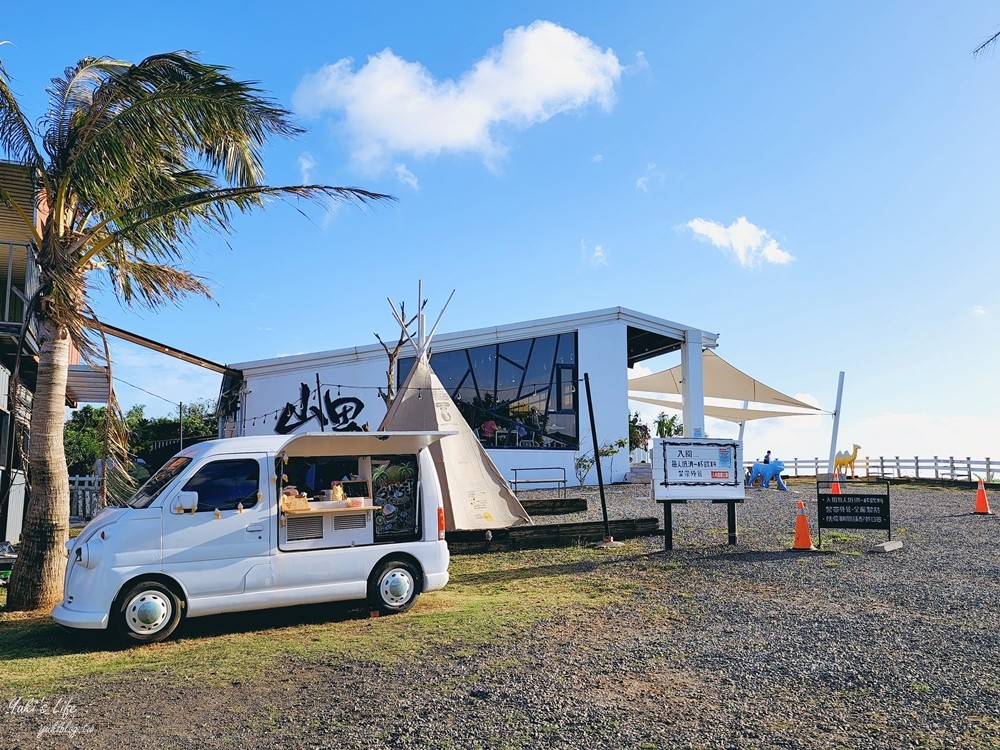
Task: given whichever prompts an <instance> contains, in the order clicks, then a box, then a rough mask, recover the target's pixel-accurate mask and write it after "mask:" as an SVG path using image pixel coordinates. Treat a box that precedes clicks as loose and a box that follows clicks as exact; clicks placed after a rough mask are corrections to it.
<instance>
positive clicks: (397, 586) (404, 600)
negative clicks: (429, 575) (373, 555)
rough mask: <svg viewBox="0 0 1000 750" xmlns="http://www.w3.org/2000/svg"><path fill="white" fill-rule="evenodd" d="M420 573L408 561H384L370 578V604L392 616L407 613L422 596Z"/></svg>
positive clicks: (374, 608)
mask: <svg viewBox="0 0 1000 750" xmlns="http://www.w3.org/2000/svg"><path fill="white" fill-rule="evenodd" d="M420 587H421V581H420V573H419V572H418V571H417V568H416V566H415V565H414V564H413V563H412V562H409V561H408V560H394V559H390V560H383V561H382V562H381V563H379V564H378V565H377V566H376V567H375V570H374V571H372V574H371V576H370V577H369V578H368V603H369V604H370V605H371V607H372V609H373V610H378V611H379V612H381V613H382V614H386V615H390V614H395V613H397V612H405V611H406V610H408V609H409V608H410V607H412V606H413V603H414V602H415V601H416V600H417V596H418V595H419V594H420Z"/></svg>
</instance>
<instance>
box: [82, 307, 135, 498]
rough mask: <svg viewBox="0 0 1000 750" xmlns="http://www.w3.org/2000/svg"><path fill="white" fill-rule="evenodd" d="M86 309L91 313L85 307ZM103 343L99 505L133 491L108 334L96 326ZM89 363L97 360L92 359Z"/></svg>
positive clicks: (125, 426)
mask: <svg viewBox="0 0 1000 750" xmlns="http://www.w3.org/2000/svg"><path fill="white" fill-rule="evenodd" d="M87 311H88V313H91V315H92V313H93V311H92V310H90V309H89V308H88V310H87ZM97 330H98V333H99V335H100V339H101V344H102V347H101V348H102V351H103V356H102V361H101V362H100V364H102V365H103V366H104V367H105V368H106V372H107V375H108V403H107V408H106V409H105V412H104V435H103V436H102V438H103V445H102V448H103V450H102V455H103V456H104V464H103V466H104V472H103V475H102V477H101V484H100V487H99V496H100V501H101V505H102V506H105V505H116V506H121V505H125V504H126V503H127V502H128V500H129V498H130V497H131V496H132V493H133V492H135V488H136V482H135V479H133V478H132V474H131V473H130V472H131V470H132V468H133V467H134V462H133V459H132V455H131V452H130V450H129V443H130V438H131V433H130V431H129V428H128V423H127V422H126V421H125V414H124V412H123V411H122V409H121V404H119V403H118V397H117V395H116V394H115V389H114V378H113V377H112V370H111V349H110V347H109V346H108V337H107V335H106V334H105V333H104V330H103V329H101V328H99V327H98V329H97ZM90 362H91V363H92V364H98V363H97V362H95V361H94V360H93V359H91V360H90Z"/></svg>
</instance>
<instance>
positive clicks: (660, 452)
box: [652, 437, 744, 501]
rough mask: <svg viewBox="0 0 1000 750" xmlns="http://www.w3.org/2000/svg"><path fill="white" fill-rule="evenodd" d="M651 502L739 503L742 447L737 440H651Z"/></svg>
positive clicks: (741, 487)
mask: <svg viewBox="0 0 1000 750" xmlns="http://www.w3.org/2000/svg"><path fill="white" fill-rule="evenodd" d="M652 467H653V493H652V494H653V499H654V500H677V501H680V500H729V501H734V500H742V499H743V497H744V494H743V446H742V444H741V443H740V441H739V440H713V439H711V438H678V437H674V438H656V439H655V440H653V451H652Z"/></svg>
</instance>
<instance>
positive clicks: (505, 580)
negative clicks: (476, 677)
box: [0, 543, 679, 696]
mask: <svg viewBox="0 0 1000 750" xmlns="http://www.w3.org/2000/svg"><path fill="white" fill-rule="evenodd" d="M645 553H646V549H645V548H641V547H640V546H639V545H638V544H636V543H629V544H626V546H625V547H623V548H621V549H620V550H618V551H617V553H616V554H614V555H609V553H607V552H602V551H597V550H595V549H592V548H586V547H564V548H560V549H543V550H532V551H521V552H506V553H492V554H482V555H461V556H456V557H454V558H453V559H452V565H451V581H450V583H449V584H448V586H447V587H446V588H445V589H444V590H442V591H437V592H432V593H429V594H424V595H423V596H421V597H420V599H419V600H418V602H417V604H416V606H415V607H414V608H413V609H412V610H411V611H410V612H408V613H406V614H404V615H397V616H393V617H379V618H374V619H370V618H369V617H368V611H367V608H364V607H361V608H360V609H359V608H358V606H357V605H356V604H355V605H343V604H336V605H317V606H310V607H294V608H287V609H281V610H268V611H262V612H252V613H241V614H233V615H223V616H217V617H207V618H197V619H194V620H190V621H188V622H186V623H184V624H183V625H182V627H181V629H180V630H179V631H178V633H177V635H176V636H175V638H174V639H173V640H170V641H167V642H166V643H162V644H152V645H148V646H143V647H137V648H122V647H119V646H117V645H114V644H113V643H111V642H109V640H108V639H107V637H106V634H104V633H103V632H99V633H93V634H88V633H83V634H81V633H67V632H65V631H63V630H62V629H61V628H59V627H58V626H57V625H55V624H54V623H53V622H52V621H51V620H50V619H49V617H48V613H31V614H23V613H0V671H2V672H3V674H4V680H3V683H2V687H0V696H3V695H6V696H13V695H20V696H32V695H45V694H53V693H59V692H63V691H67V690H70V689H73V688H75V687H78V685H79V684H80V682H81V681H87V682H88V683H91V682H99V681H100V680H102V679H109V678H110V679H114V678H115V677H116V676H119V675H121V674H123V673H126V672H133V671H138V672H141V673H143V674H147V675H150V674H156V676H157V679H158V680H161V681H163V682H166V683H171V684H181V683H184V682H187V681H190V680H197V681H199V682H213V681H233V680H253V679H255V678H256V677H257V676H259V675H260V674H261V673H262V672H264V671H265V670H266V669H267V668H268V667H269V666H271V665H276V664H278V663H279V662H283V663H287V661H288V659H289V658H301V659H304V660H307V661H329V660H349V659H355V660H363V661H376V662H382V663H394V662H396V661H398V660H401V659H419V658H421V654H423V653H426V652H427V651H428V650H429V649H432V648H436V647H438V646H447V648H448V649H449V651H450V652H453V653H463V652H465V651H469V652H470V653H472V652H473V651H474V650H475V649H476V647H477V646H480V645H481V644H483V643H488V642H493V641H497V640H500V639H504V638H509V637H517V636H518V635H519V634H521V633H523V632H524V631H525V629H526V628H529V627H530V626H531V625H532V624H533V623H535V622H537V621H539V620H541V619H544V618H547V617H550V616H552V615H553V614H555V613H556V612H559V611H577V612H578V611H584V610H586V609H588V608H593V607H600V606H604V605H607V604H612V603H616V602H621V601H624V600H625V599H626V598H628V597H630V596H632V595H633V594H634V593H635V592H640V591H643V590H648V587H650V586H651V585H653V584H652V580H653V578H654V577H655V579H656V584H655V585H657V586H662V585H663V578H664V576H673V575H677V574H678V573H679V567H678V566H673V565H669V566H667V565H663V564H662V561H660V560H658V559H657V558H655V557H649V558H646V557H645ZM636 555H638V556H640V559H643V560H648V564H645V565H638V566H635V565H632V566H629V573H628V575H623V574H622V573H621V571H620V566H618V565H616V561H618V560H621V559H622V558H623V557H634V556H636Z"/></svg>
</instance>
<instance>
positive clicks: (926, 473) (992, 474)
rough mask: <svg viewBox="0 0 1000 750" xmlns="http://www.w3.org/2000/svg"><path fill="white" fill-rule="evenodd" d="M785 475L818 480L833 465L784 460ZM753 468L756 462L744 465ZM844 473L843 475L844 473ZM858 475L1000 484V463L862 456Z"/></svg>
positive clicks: (856, 466) (810, 460)
mask: <svg viewBox="0 0 1000 750" xmlns="http://www.w3.org/2000/svg"><path fill="white" fill-rule="evenodd" d="M781 461H782V462H783V463H784V464H785V474H786V475H791V476H793V477H798V476H817V475H819V474H826V473H829V471H830V469H829V466H830V461H829V459H826V458H792V459H785V458H782V459H781ZM744 463H745V464H746V465H747V466H753V461H746V462H744ZM841 473H843V472H841ZM854 473H855V475H856V476H859V477H894V478H896V479H901V478H902V477H913V478H915V479H952V480H964V481H969V482H974V481H976V480H978V479H982V480H983V481H984V482H994V481H998V480H1000V477H998V476H997V474H998V473H1000V461H993V460H992V459H991V458H990V457H989V456H987V457H986V458H972V457H971V456H957V457H956V456H932V457H931V458H920V456H875V457H871V456H865V457H863V458H862V457H861V456H858V458H857V460H855V462H854Z"/></svg>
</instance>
